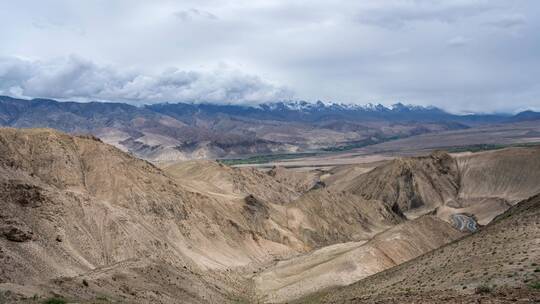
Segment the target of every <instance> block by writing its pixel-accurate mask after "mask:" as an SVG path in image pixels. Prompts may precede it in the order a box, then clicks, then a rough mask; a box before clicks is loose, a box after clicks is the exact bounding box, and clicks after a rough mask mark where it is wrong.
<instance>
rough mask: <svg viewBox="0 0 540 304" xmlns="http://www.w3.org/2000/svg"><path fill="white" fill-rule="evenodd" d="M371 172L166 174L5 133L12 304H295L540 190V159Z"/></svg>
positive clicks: (492, 157) (90, 146) (416, 163)
mask: <svg viewBox="0 0 540 304" xmlns="http://www.w3.org/2000/svg"><path fill="white" fill-rule="evenodd" d="M366 171H367V170H365V169H361V170H354V169H351V170H349V169H345V170H330V171H329V172H321V171H290V170H285V169H283V168H273V169H271V170H270V171H268V172H263V171H259V170H256V169H252V168H230V167H227V166H223V165H220V164H218V163H215V162H210V161H191V162H181V163H176V164H171V165H168V166H164V167H163V168H158V167H156V166H154V165H152V164H151V163H148V162H146V161H143V160H140V159H137V158H135V157H133V156H131V155H129V154H126V153H124V152H122V151H120V150H118V149H117V148H114V147H113V146H110V145H107V144H104V143H102V142H101V141H100V140H99V139H97V138H95V137H92V136H68V135H65V134H62V133H60V132H57V131H53V130H50V129H25V130H17V129H0V220H1V221H0V265H1V266H2V267H0V299H7V300H9V301H10V302H13V301H23V302H24V301H27V302H31V303H32V302H33V301H34V302H35V301H38V302H39V301H41V300H40V299H43V298H46V297H50V296H52V295H61V296H63V297H66V298H68V299H72V300H76V301H78V302H89V303H93V302H96V301H103V299H107V301H108V302H128V303H133V302H138V303H177V302H178V299H182V301H183V302H184V303H238V302H248V303H251V302H258V301H264V302H283V301H289V300H290V299H295V298H299V297H302V296H305V295H308V294H312V293H314V292H318V291H320V290H323V289H327V288H332V287H335V286H339V285H346V284H350V283H353V282H355V281H358V280H360V279H362V278H365V277H366V276H369V275H372V274H375V273H377V272H380V271H382V270H384V269H388V268H390V267H394V266H396V265H399V264H401V263H403V262H406V261H408V260H410V259H413V258H415V257H417V256H419V255H422V254H424V253H426V252H429V251H432V250H434V249H436V248H439V247H440V246H442V245H444V244H447V243H449V242H452V241H453V240H456V239H458V238H460V237H462V236H463V235H464V234H466V233H467V230H470V229H463V230H464V231H465V232H460V231H458V230H457V229H456V228H454V227H452V225H454V226H456V227H458V228H463V227H461V226H464V227H470V225H472V224H476V223H477V222H478V223H479V224H486V223H488V222H489V221H490V220H491V219H492V218H493V217H494V216H496V215H497V214H500V213H502V212H504V211H505V210H506V209H508V208H510V206H512V205H514V204H516V203H517V202H518V201H519V200H521V199H524V198H526V197H528V196H530V195H532V194H534V193H538V192H540V183H538V181H539V180H540V150H539V149H507V150H501V151H496V152H485V153H477V154H462V155H457V156H450V155H448V154H446V153H443V152H436V153H433V154H431V155H429V156H425V157H418V158H406V159H396V160H392V161H389V162H387V163H385V164H382V165H381V166H378V167H376V168H375V169H373V170H370V171H367V172H366ZM340 172H341V173H340ZM323 180H324V181H327V182H323ZM326 184H328V185H327V186H325V185H326ZM456 216H458V217H456ZM408 219H409V220H408ZM34 298H37V300H33V299H34Z"/></svg>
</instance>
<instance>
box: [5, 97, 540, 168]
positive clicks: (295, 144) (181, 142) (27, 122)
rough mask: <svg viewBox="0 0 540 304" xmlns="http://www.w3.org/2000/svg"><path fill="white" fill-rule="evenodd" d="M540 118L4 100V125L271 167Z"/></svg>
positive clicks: (423, 110) (163, 156)
mask: <svg viewBox="0 0 540 304" xmlns="http://www.w3.org/2000/svg"><path fill="white" fill-rule="evenodd" d="M538 119H540V113H536V112H531V111H526V112H522V113H519V114H516V115H505V114H500V115H481V114H474V115H453V114H450V113H446V112H444V111H443V110H440V109H438V108H434V107H419V106H406V105H403V104H396V105H394V106H392V107H384V106H382V105H368V106H356V105H344V104H324V103H322V102H318V103H307V102H301V101H294V102H277V103H271V104H261V105H258V106H241V105H213V104H189V103H170V104H154V105H148V106H143V107H136V106H132V105H128V104H123V103H100V102H90V103H77V102H58V101H54V100H48V99H33V100H22V99H14V98H10V97H6V96H4V97H0V126H9V127H16V128H38V127H39V128H54V129H57V130H61V131H64V132H68V133H71V134H88V133H89V134H93V135H95V136H97V137H99V138H100V139H102V140H103V141H104V142H106V143H110V144H113V145H115V146H116V147H118V148H120V149H122V150H123V151H126V152H130V153H133V154H134V155H136V156H137V157H140V158H143V159H147V160H151V161H155V162H170V161H177V160H187V159H217V158H219V159H221V158H224V159H231V158H232V159H234V158H240V159H243V158H246V157H250V156H254V155H258V156H259V157H260V155H276V154H278V155H280V154H281V155H285V157H280V156H277V157H275V156H273V157H270V160H272V159H274V160H275V159H280V158H297V156H293V157H291V156H290V155H294V154H297V153H306V152H307V153H313V152H317V153H323V154H328V153H335V152H348V151H351V150H355V149H361V148H363V147H367V146H373V145H377V144H381V143H385V142H394V141H396V140H399V139H405V138H416V136H418V135H422V134H435V133H436V134H439V133H443V134H446V133H445V132H465V133H467V132H469V133H470V132H474V130H477V129H478V128H482V127H483V126H492V125H498V126H504V125H515V124H518V125H527V123H528V122H531V121H532V122H534V121H537V120H538ZM537 133H538V134H540V130H536V129H535V128H534V126H531V127H529V128H527V129H526V130H524V132H523V133H520V134H518V136H517V137H519V140H512V139H516V135H514V136H513V138H511V139H510V141H508V140H507V141H505V142H502V143H508V142H512V143H513V142H527V141H535V140H536V139H538V138H539V137H540V136H539V135H538V134H537ZM535 134H536V135H535ZM527 138H528V140H527ZM473 142H474V143H475V144H477V143H487V144H493V143H494V142H493V141H492V140H489V136H479V137H476V138H474V140H473ZM495 143H499V142H495ZM460 144H462V143H460V142H457V143H455V145H458V146H459V145H460ZM467 144H468V143H467ZM300 156H302V154H300ZM259 161H260V160H259ZM263 161H266V160H263ZM248 162H249V161H248Z"/></svg>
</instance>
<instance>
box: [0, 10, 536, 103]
mask: <svg viewBox="0 0 540 304" xmlns="http://www.w3.org/2000/svg"><path fill="white" fill-rule="evenodd" d="M538 16H540V1H536V0H529V1H526V0H514V1H508V0H500V1H499V0H493V1H486V0H455V1H452V0H445V1H436V0H388V1H385V0H373V1H368V0H364V1H353V0H334V1H322V0H309V1H307V0H297V1H291V0H268V1H256V0H246V1H213V0H196V1H195V0H193V1H191V0H185V1H166V0H155V1H137V0H123V1H122V0H95V1H91V0H88V1H70V0H57V1H55V0H48V1H43V0H34V1H26V0H17V1H0V20H1V26H0V38H1V40H2V43H1V44H0V94H4V95H11V96H25V97H48V98H57V99H70V100H110V101H127V102H131V103H134V104H144V103H154V102H163V101H171V102H174V101H190V102H216V103H244V104H253V103H260V102H268V101H274V100H282V99H304V100H308V101H316V100H323V101H335V102H343V103H359V104H362V103H368V102H371V103H379V102H380V103H383V104H392V103H395V102H397V101H401V102H404V103H412V104H419V105H435V106H439V107H442V108H444V109H447V110H449V111H453V112H471V111H475V112H494V111H517V110H521V109H526V108H532V109H537V110H540V60H539V59H540V34H539V33H540V31H539V30H540V18H538Z"/></svg>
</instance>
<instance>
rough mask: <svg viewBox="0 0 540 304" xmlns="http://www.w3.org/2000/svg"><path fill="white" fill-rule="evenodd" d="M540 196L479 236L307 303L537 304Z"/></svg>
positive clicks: (501, 217)
mask: <svg viewBox="0 0 540 304" xmlns="http://www.w3.org/2000/svg"><path fill="white" fill-rule="evenodd" d="M539 262H540V196H538V195H537V196H534V197H531V198H529V199H527V200H524V201H522V202H521V203H519V204H517V205H515V206H514V207H512V208H511V209H509V210H508V211H506V212H505V213H504V214H502V215H500V216H499V217H497V218H496V219H495V220H494V221H493V222H492V223H491V224H489V225H488V226H486V227H485V228H484V229H481V230H480V231H479V232H477V233H475V234H472V235H470V236H468V237H465V238H463V239H461V240H459V241H457V242H454V243H451V244H449V245H446V246H443V247H442V248H440V249H437V250H435V251H433V252H430V253H428V254H425V255H423V256H421V257H419V258H417V259H414V260H412V261H410V262H407V263H404V264H402V265H400V266H397V267H394V268H391V269H390V270H387V271H384V272H381V273H379V274H376V275H373V276H371V277H369V278H366V279H364V280H361V281H359V282H357V283H355V284H352V285H350V286H347V287H343V288H341V289H336V290H331V291H327V292H325V294H324V295H317V296H314V297H311V298H309V299H305V300H304V301H305V303H403V302H421V303H478V302H481V303H537V302H538V301H540V290H538V288H539V287H538V285H539V284H540V268H539Z"/></svg>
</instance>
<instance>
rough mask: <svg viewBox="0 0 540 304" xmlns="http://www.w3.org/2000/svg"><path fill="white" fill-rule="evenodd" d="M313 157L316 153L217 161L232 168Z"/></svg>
mask: <svg viewBox="0 0 540 304" xmlns="http://www.w3.org/2000/svg"><path fill="white" fill-rule="evenodd" d="M315 155H317V153H285V154H266V155H255V156H250V157H246V158H231V159H218V160H217V161H218V162H220V163H222V164H224V165H227V166H234V165H245V164H265V163H269V162H273V161H278V160H284V159H295V158H302V157H311V156H315Z"/></svg>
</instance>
